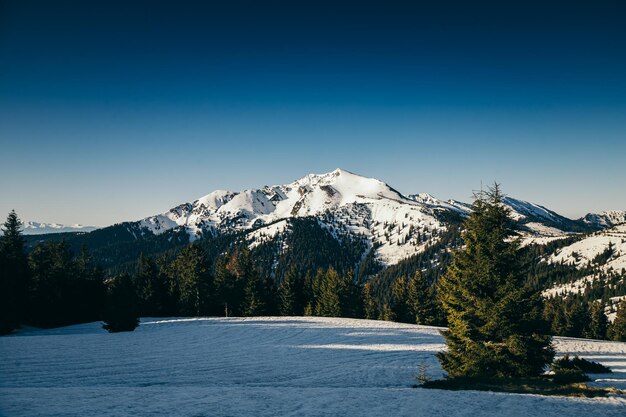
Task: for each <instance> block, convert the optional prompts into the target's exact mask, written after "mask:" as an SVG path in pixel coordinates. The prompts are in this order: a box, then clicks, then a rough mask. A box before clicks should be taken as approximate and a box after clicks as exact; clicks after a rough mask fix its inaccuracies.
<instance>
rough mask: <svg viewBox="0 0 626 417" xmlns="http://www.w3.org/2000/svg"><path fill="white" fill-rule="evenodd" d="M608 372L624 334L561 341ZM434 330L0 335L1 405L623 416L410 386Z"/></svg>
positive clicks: (538, 400)
mask: <svg viewBox="0 0 626 417" xmlns="http://www.w3.org/2000/svg"><path fill="white" fill-rule="evenodd" d="M555 345H556V348H557V350H558V352H559V354H564V353H570V354H578V355H581V356H583V357H585V358H588V359H592V360H598V361H600V362H603V363H605V364H607V365H609V366H611V367H612V368H613V370H614V373H613V374H611V375H610V377H609V378H606V377H605V376H602V377H598V378H597V380H596V382H595V383H594V385H597V386H616V387H622V388H626V384H625V382H624V381H625V380H626V343H612V342H603V341H595V340H579V339H567V338H556V341H555ZM443 346H444V345H443V339H442V337H441V336H440V335H439V329H438V328H434V327H424V326H416V325H406V324H399V323H390V322H381V321H367V320H353V319H339V318H312V317H272V318H270V317H257V318H249V319H241V318H230V319H225V318H220V319H218V318H195V319H163V320H155V319H144V320H143V323H142V325H141V326H140V327H139V328H138V329H137V330H136V331H135V332H132V333H121V334H107V333H106V332H104V330H102V329H101V328H100V323H89V324H84V325H77V326H71V327H65V328H59V329H51V330H46V331H41V330H38V331H31V332H28V331H23V332H21V333H20V334H18V335H15V336H6V337H3V338H0V354H2V357H3V358H5V360H3V361H1V362H0V414H2V415H10V416H33V415H68V416H74V415H76V416H85V415H115V416H126V415H128V416H131V415H132V416H136V415H174V414H175V415H210V416H215V417H217V416H233V415H237V416H275V415H292V416H320V415H327V416H331V415H332V416H334V415H363V416H385V417H386V416H391V415H393V416H415V415H445V416H450V417H452V416H467V415H472V416H502V415H507V416H512V417H515V416H524V417H526V416H542V417H551V416H563V415H567V416H574V417H576V416H590V415H602V416H622V415H623V411H624V409H625V408H626V399H624V398H623V397H609V398H596V399H580V398H565V397H541V396H535V395H516V394H502V393H491V392H478V391H460V392H454V391H440V390H425V389H418V388H412V387H411V386H412V385H413V384H415V375H416V373H417V366H418V365H419V364H421V363H425V364H427V365H428V374H429V375H430V376H431V377H436V378H438V377H441V375H442V373H441V370H440V368H439V365H438V362H437V360H436V358H435V357H434V354H435V353H436V352H437V351H439V350H440V349H442V348H443Z"/></svg>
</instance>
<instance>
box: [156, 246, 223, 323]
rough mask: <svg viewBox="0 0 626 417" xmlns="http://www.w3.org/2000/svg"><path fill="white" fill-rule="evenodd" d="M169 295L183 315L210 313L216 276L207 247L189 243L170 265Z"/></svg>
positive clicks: (168, 272)
mask: <svg viewBox="0 0 626 417" xmlns="http://www.w3.org/2000/svg"><path fill="white" fill-rule="evenodd" d="M166 277H167V280H168V283H169V285H168V287H169V296H170V297H171V298H172V299H174V300H177V301H178V302H177V307H178V313H179V314H180V315H183V316H199V315H205V314H209V311H210V308H211V306H212V305H213V303H212V301H214V299H213V276H212V274H211V270H210V263H209V261H208V259H207V258H206V255H205V253H204V251H203V249H202V248H201V247H200V246H198V245H189V246H187V247H186V248H185V249H183V250H182V251H181V252H180V254H179V255H178V256H177V257H176V258H175V259H174V260H173V261H172V262H171V263H170V264H169V265H168V266H167V268H166Z"/></svg>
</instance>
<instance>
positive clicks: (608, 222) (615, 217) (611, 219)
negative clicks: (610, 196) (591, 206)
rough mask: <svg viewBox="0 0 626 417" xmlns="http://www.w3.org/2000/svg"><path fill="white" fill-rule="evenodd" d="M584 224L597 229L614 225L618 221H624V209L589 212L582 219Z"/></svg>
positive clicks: (625, 215)
mask: <svg viewBox="0 0 626 417" xmlns="http://www.w3.org/2000/svg"><path fill="white" fill-rule="evenodd" d="M580 220H581V221H582V222H584V223H585V224H588V225H589V226H591V227H594V228H597V229H604V228H607V227H612V226H616V225H618V224H620V223H626V210H611V211H603V212H601V213H589V214H587V215H586V216H585V217H583V218H582V219H580Z"/></svg>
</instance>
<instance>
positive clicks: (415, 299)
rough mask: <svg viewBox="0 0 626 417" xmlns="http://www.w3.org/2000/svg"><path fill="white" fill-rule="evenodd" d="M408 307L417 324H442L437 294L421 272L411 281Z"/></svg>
mask: <svg viewBox="0 0 626 417" xmlns="http://www.w3.org/2000/svg"><path fill="white" fill-rule="evenodd" d="M407 296H408V305H409V308H410V310H411V316H412V318H413V319H414V322H415V323H417V324H425V325H434V324H438V323H439V322H441V320H440V319H439V317H438V313H439V308H438V306H437V301H436V294H435V292H434V291H433V289H432V287H430V286H429V285H428V282H426V279H424V277H423V276H422V274H420V273H419V272H416V273H415V276H414V277H413V279H411V280H410V281H409V287H408V293H407Z"/></svg>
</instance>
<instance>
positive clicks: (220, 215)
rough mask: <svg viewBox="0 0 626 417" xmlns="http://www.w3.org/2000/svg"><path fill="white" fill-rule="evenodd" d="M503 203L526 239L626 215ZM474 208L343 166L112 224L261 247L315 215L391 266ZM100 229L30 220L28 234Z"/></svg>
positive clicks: (599, 225)
mask: <svg viewBox="0 0 626 417" xmlns="http://www.w3.org/2000/svg"><path fill="white" fill-rule="evenodd" d="M504 204H506V205H507V206H509V207H510V208H511V216H512V217H513V219H515V220H516V221H517V222H518V224H519V226H520V232H521V233H522V235H523V236H524V238H525V241H526V243H531V242H536V243H545V242H548V241H550V240H552V239H557V238H561V237H564V236H567V235H568V234H570V233H575V232H590V231H594V230H600V229H605V228H609V227H612V226H614V225H616V224H619V223H622V222H624V221H626V211H611V212H603V213H597V214H588V215H586V216H585V217H583V218H581V219H577V220H572V219H568V218H566V217H564V216H561V215H559V214H558V213H556V212H554V211H552V210H549V209H547V208H545V207H543V206H541V205H538V204H535V203H530V202H527V201H523V200H518V199H514V198H511V197H506V198H505V199H504ZM470 210H471V205H470V204H468V203H464V202H459V201H454V200H439V199H437V198H435V197H433V196H431V195H429V194H425V193H422V194H414V195H407V196H404V195H402V194H401V193H399V192H398V191H396V190H395V189H393V188H392V187H390V186H389V185H387V184H385V183H384V182H382V181H379V180H377V179H373V178H366V177H363V176H360V175H356V174H353V173H351V172H348V171H345V170H342V169H336V170H334V171H332V172H329V173H326V174H321V175H316V174H309V175H306V176H304V177H302V178H300V179H298V180H296V181H294V182H292V183H289V184H285V185H275V186H265V187H263V188H260V189H249V190H245V191H241V192H233V191H224V190H218V191H214V192H212V193H210V194H208V195H206V196H204V197H201V198H199V199H197V200H195V201H192V202H188V203H183V204H180V205H178V206H176V207H174V208H172V209H171V210H169V211H167V212H165V213H161V214H157V215H154V216H150V217H147V218H145V219H143V220H139V221H131V222H125V223H121V224H118V225H115V226H109V227H110V228H111V227H114V228H118V229H119V228H120V227H122V228H125V229H126V230H127V231H128V233H131V234H132V235H133V236H134V237H135V238H137V239H139V238H142V237H144V238H145V237H146V236H150V235H152V236H158V235H161V234H163V233H165V232H168V231H176V232H185V233H186V234H188V235H189V239H190V240H191V241H194V240H198V239H202V238H206V237H212V238H215V237H218V236H222V235H227V234H233V233H244V234H245V235H246V238H247V239H248V240H249V242H250V245H251V246H256V245H258V244H260V243H262V242H266V241H268V240H272V239H277V238H278V237H279V236H280V235H284V234H286V233H289V230H290V219H293V218H302V217H307V218H315V219H316V220H317V222H318V223H319V225H320V226H321V227H323V228H324V229H325V230H327V231H328V232H330V233H331V234H332V235H333V236H334V237H335V238H336V239H337V240H339V241H341V240H342V239H345V238H346V237H350V238H353V239H354V238H357V239H360V240H362V241H363V242H365V244H366V245H367V247H368V248H369V249H371V250H373V251H374V253H375V256H376V258H377V259H378V261H380V262H381V263H382V264H385V265H391V264H395V263H397V262H398V261H400V260H402V259H405V258H407V257H409V256H411V255H415V254H417V253H420V252H422V251H423V250H424V249H425V248H426V247H427V246H428V245H432V244H433V243H434V242H435V241H436V240H437V236H438V235H439V234H441V233H442V232H443V231H445V230H446V228H447V226H446V222H447V221H448V220H449V218H451V217H464V216H467V215H468V214H469V212H470ZM94 229H95V228H93V227H89V226H80V225H73V226H64V225H58V224H44V223H35V222H28V223H27V224H26V227H25V233H26V234H44V233H60V232H76V231H81V232H89V231H92V230H94ZM104 229H107V228H104ZM433 239H434V240H433Z"/></svg>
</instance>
